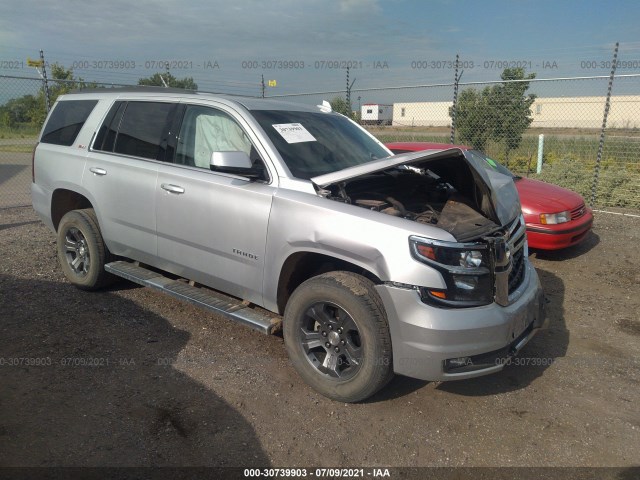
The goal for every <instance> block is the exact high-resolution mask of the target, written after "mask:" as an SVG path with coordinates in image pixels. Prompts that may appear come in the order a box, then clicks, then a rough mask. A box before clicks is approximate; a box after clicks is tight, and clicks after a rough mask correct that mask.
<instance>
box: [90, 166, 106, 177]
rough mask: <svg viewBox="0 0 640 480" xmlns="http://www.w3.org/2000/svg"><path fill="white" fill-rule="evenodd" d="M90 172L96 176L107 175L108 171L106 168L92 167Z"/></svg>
mask: <svg viewBox="0 0 640 480" xmlns="http://www.w3.org/2000/svg"><path fill="white" fill-rule="evenodd" d="M89 171H91V172H92V173H95V174H96V175H100V176H102V175H106V174H107V171H106V170H105V169H104V168H100V167H91V168H90V169H89Z"/></svg>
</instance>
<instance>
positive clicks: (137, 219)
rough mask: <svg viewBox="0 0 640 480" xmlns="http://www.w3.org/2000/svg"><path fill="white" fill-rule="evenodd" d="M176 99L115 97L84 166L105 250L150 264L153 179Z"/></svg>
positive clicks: (154, 245) (153, 228) (152, 260)
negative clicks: (107, 247) (125, 98)
mask: <svg viewBox="0 0 640 480" xmlns="http://www.w3.org/2000/svg"><path fill="white" fill-rule="evenodd" d="M176 109H177V103H175V102H171V101H161V100H148V101H147V100H145V101H137V100H136V101H133V100H132V101H117V102H115V103H114V105H113V107H112V108H111V110H110V111H109V113H108V114H107V116H106V117H105V120H104V121H103V124H102V126H101V127H100V129H99V130H98V133H97V135H96V138H95V140H94V142H93V146H92V149H91V151H90V152H89V155H88V156H87V162H86V167H85V174H84V177H83V184H84V186H85V188H86V189H87V190H88V191H89V192H91V193H92V194H93V196H94V201H95V203H94V205H95V206H96V213H97V215H98V219H99V221H100V226H101V230H102V234H103V236H104V239H105V241H106V242H107V245H108V246H109V249H110V250H111V251H112V252H113V253H115V254H117V255H122V256H125V257H128V258H132V259H135V260H140V261H143V262H145V263H149V264H151V265H154V264H155V260H156V254H157V240H156V204H155V202H156V192H155V189H156V180H157V177H158V168H159V164H160V162H161V161H163V160H164V159H165V154H166V146H167V132H168V126H169V124H170V121H171V120H172V118H173V114H174V112H175V110H176Z"/></svg>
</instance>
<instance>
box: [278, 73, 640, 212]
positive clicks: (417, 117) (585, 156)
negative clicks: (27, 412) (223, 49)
mask: <svg viewBox="0 0 640 480" xmlns="http://www.w3.org/2000/svg"><path fill="white" fill-rule="evenodd" d="M609 80H610V78H609V77H608V76H598V77H578V78H562V79H531V80H528V81H524V82H523V81H514V82H510V81H494V82H486V83H480V82H472V83H460V84H459V85H458V91H457V95H456V100H457V101H456V109H455V124H454V127H453V128H452V115H453V114H454V109H453V99H454V93H455V87H456V85H455V83H450V84H439V85H420V86H407V87H391V88H367V89H360V90H358V89H352V90H351V91H350V92H348V94H347V92H345V91H337V90H336V91H326V92H313V93H301V94H295V95H278V97H279V98H283V99H291V100H297V101H300V102H303V103H316V104H319V103H321V102H322V101H323V100H328V101H331V103H332V104H333V105H334V107H335V106H336V105H338V106H339V107H340V106H342V105H348V104H349V100H350V103H351V108H349V107H348V106H347V107H346V109H347V110H349V111H351V114H352V117H353V118H354V119H355V120H357V121H359V123H361V124H362V125H363V126H365V127H366V128H367V129H368V130H369V131H370V132H371V133H372V134H373V135H375V136H376V137H377V138H378V139H380V140H381V141H383V142H430V143H454V144H463V145H468V146H472V147H475V148H478V149H481V150H483V151H485V152H486V153H487V154H488V155H489V156H490V157H491V158H492V159H494V160H497V161H498V162H500V163H502V164H504V165H506V166H508V168H509V169H510V170H511V171H513V172H514V173H515V174H517V175H520V176H526V177H531V178H535V179H540V180H543V181H546V182H549V183H554V184H556V185H560V186H562V187H565V188H569V189H571V190H573V191H576V192H578V193H580V194H581V195H582V196H583V197H584V199H585V201H586V202H587V203H590V204H591V205H592V206H595V207H626V208H631V209H636V210H640V75H619V76H615V78H614V80H613V84H612V92H611V97H610V108H609V111H608V116H607V123H606V128H605V129H604V130H603V119H604V112H605V106H606V101H607V95H608V93H609ZM529 95H532V96H533V98H532V99H531V101H530V102H528V103H526V102H524V100H526V99H527V98H528V97H529ZM272 98H273V97H272ZM347 99H348V100H347ZM343 113H346V112H343ZM526 118H529V120H526ZM523 119H525V120H523ZM603 133H604V135H603ZM601 141H602V151H601V154H600V161H599V162H598V157H599V155H598V152H599V148H600V144H601Z"/></svg>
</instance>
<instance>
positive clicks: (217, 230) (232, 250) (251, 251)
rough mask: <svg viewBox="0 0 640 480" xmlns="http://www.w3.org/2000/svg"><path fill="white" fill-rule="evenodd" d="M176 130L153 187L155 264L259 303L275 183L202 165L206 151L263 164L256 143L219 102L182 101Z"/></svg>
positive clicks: (207, 157)
mask: <svg viewBox="0 0 640 480" xmlns="http://www.w3.org/2000/svg"><path fill="white" fill-rule="evenodd" d="M176 133H177V135H176V136H175V139H174V141H175V145H176V146H175V155H174V161H173V163H172V164H169V163H166V164H163V165H161V166H160V170H159V172H158V181H157V187H156V204H157V232H158V257H159V260H160V261H161V262H163V265H161V268H164V269H166V270H169V271H172V272H174V273H176V274H179V275H181V276H183V277H185V278H189V279H192V280H196V281H198V282H200V283H203V284H205V285H208V286H211V287H213V288H216V289H219V290H222V291H224V292H227V293H229V294H231V295H235V296H238V297H240V298H243V299H247V300H250V301H252V302H255V303H258V304H261V303H262V276H263V270H264V261H265V259H264V252H265V245H266V237H267V226H268V222H269V212H270V209H271V200H272V196H273V194H274V191H275V187H274V186H273V185H272V183H271V181H270V180H269V175H268V173H265V176H264V178H263V179H262V180H258V181H250V180H249V179H248V178H244V177H241V176H238V175H231V174H226V173H222V172H216V171H212V170H211V169H210V167H209V162H210V159H211V153H212V152H214V151H244V152H246V153H248V154H249V155H250V158H252V160H254V165H255V166H261V167H262V168H264V166H265V164H264V162H263V161H262V157H261V155H260V153H259V150H260V149H261V147H260V145H259V144H258V143H257V141H256V140H257V139H256V138H255V137H254V136H253V135H252V133H251V131H250V129H249V128H248V125H247V124H246V123H244V121H243V120H242V118H241V117H239V116H238V115H236V114H234V112H232V111H230V110H229V109H224V107H220V108H212V107H210V106H203V105H186V106H185V111H184V116H183V120H182V122H181V126H180V128H179V129H177V131H176ZM263 155H264V153H263ZM264 170H265V172H266V168H264Z"/></svg>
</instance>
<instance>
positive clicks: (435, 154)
mask: <svg viewBox="0 0 640 480" xmlns="http://www.w3.org/2000/svg"><path fill="white" fill-rule="evenodd" d="M447 158H456V159H460V158H462V159H464V162H465V163H466V164H467V165H468V166H469V169H470V171H471V174H472V176H473V182H474V183H475V185H476V186H477V188H478V190H479V191H480V192H481V193H482V195H483V197H484V198H485V200H488V203H489V205H486V208H485V209H484V213H485V215H487V217H488V218H490V219H491V220H493V221H494V222H496V223H497V224H499V225H507V224H509V223H510V222H511V221H513V220H514V219H515V218H516V217H517V216H518V215H520V211H521V209H520V200H519V197H518V191H517V190H516V187H515V185H514V183H513V179H512V178H511V177H509V176H507V175H503V174H501V173H499V172H498V171H496V170H494V169H492V168H491V166H490V165H489V164H487V163H486V162H485V161H484V160H481V159H479V158H478V157H476V156H474V155H473V154H471V153H470V152H468V151H467V150H462V149H459V148H449V149H446V150H427V151H421V152H412V153H403V154H400V155H394V156H391V157H388V158H382V159H379V160H373V161H371V162H367V163H365V164H362V165H357V166H355V167H349V168H345V169H343V170H339V171H337V172H332V173H327V174H324V175H319V176H317V177H313V178H311V182H312V183H313V184H314V185H315V186H316V187H317V188H322V189H325V188H328V187H330V186H331V185H336V184H340V183H342V182H348V181H350V180H355V179H357V178H358V177H363V176H365V175H369V174H373V173H377V172H382V171H384V170H389V169H392V168H394V167H399V166H401V165H406V166H413V167H416V168H422V169H428V168H429V164H430V163H436V162H439V163H441V162H442V161H446V159H447ZM444 180H447V179H446V178H444ZM483 203H486V202H483Z"/></svg>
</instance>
